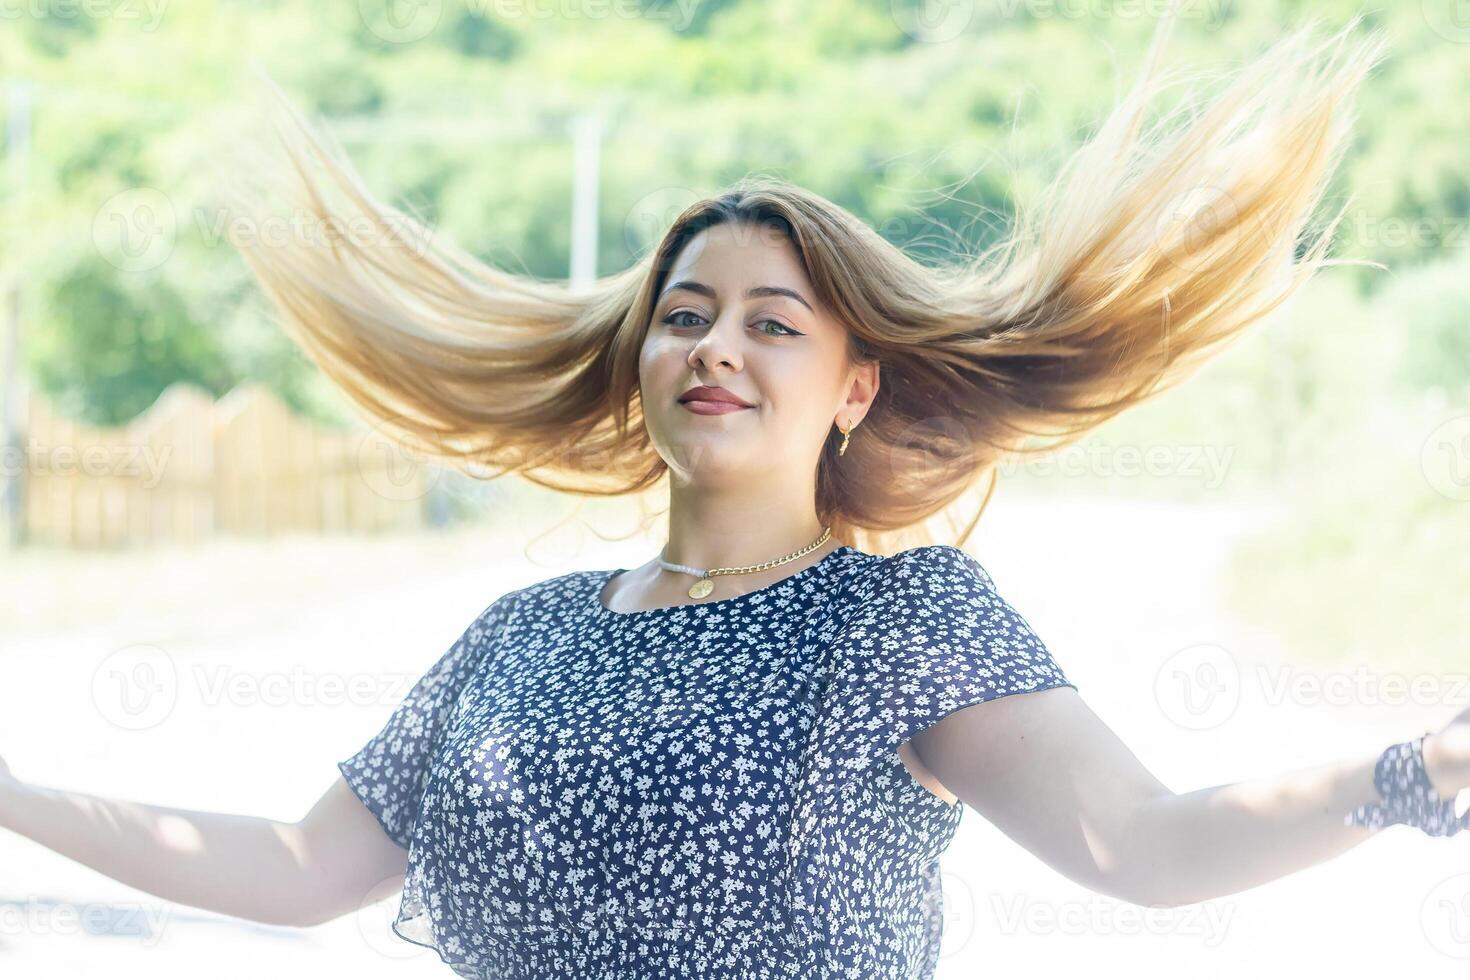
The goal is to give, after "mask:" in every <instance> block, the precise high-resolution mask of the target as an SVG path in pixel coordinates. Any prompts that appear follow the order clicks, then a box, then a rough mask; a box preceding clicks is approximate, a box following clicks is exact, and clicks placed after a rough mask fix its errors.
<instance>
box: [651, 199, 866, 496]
mask: <svg viewBox="0 0 1470 980" xmlns="http://www.w3.org/2000/svg"><path fill="white" fill-rule="evenodd" d="M638 373H639V386H640V389H641V395H642V401H643V412H644V416H645V424H646V425H647V428H648V431H649V435H650V437H651V439H652V441H653V444H654V446H655V447H656V448H657V449H658V452H659V454H660V455H661V456H662V457H663V458H664V460H665V461H666V462H667V463H668V464H669V467H670V470H671V473H672V477H673V478H674V479H675V481H677V482H678V483H679V484H680V485H683V484H688V483H694V484H701V485H716V484H719V485H731V484H734V483H738V482H741V481H745V480H750V481H751V482H752V483H757V482H760V481H761V480H770V479H771V478H772V477H779V476H781V475H789V476H794V477H796V478H798V479H801V480H806V481H809V482H814V481H815V475H814V474H815V468H816V463H817V459H818V455H819V454H820V452H821V449H822V445H823V442H824V441H825V440H826V439H828V438H838V439H840V438H841V436H840V434H838V433H837V429H836V428H834V423H835V422H837V421H841V422H842V424H843V425H844V426H846V425H849V424H850V422H849V420H851V423H856V422H858V421H860V420H861V419H862V417H863V414H864V413H865V412H866V411H867V406H868V403H870V402H871V398H872V391H876V381H877V369H876V366H871V367H867V368H860V367H858V366H854V365H851V364H849V362H848V360H847V331H846V329H845V328H844V327H843V326H842V325H841V324H839V323H837V322H836V321H835V320H834V319H833V318H832V317H831V316H830V315H829V314H828V312H827V311H826V310H825V309H824V308H823V307H822V306H821V305H820V304H819V303H818V301H817V298H816V291H815V290H813V289H812V286H811V283H810V282H808V281H807V278H806V274H805V272H804V271H803V270H802V267H801V263H800V261H799V260H798V258H797V254H796V251H795V249H794V247H793V246H792V245H791V243H790V242H789V241H788V240H787V239H786V238H785V237H784V236H783V235H781V234H780V233H779V232H778V231H776V230H775V229H772V228H769V227H762V228H759V229H757V228H753V227H752V226H750V225H745V224H729V223H727V224H722V225H716V226H715V227H712V228H708V229H706V230H704V231H702V232H700V233H699V234H698V235H696V236H695V237H694V238H692V239H690V241H689V242H688V243H687V244H686V245H685V246H684V248H683V250H682V251H681V252H680V253H679V255H677V256H676V257H675V261H674V265H673V267H672V269H670V271H669V275H668V277H667V278H666V279H665V281H664V287H663V292H662V293H661V294H660V295H659V296H658V297H657V299H656V301H655V304H654V308H653V316H652V319H651V321H650V323H649V326H648V332H647V334H646V335H645V337H644V341H643V348H642V354H641V356H640V358H639V364H638ZM855 378H861V379H864V380H865V381H866V379H869V378H870V379H871V380H870V381H866V383H865V384H859V385H857V386H856V390H857V392H858V393H859V397H857V398H852V397H850V396H851V394H852V392H853V391H854V387H855V386H854V384H853V381H854V379H855ZM697 385H706V386H710V387H719V388H723V389H725V391H727V392H729V393H730V394H733V395H735V396H736V397H737V398H740V399H742V400H743V401H744V402H746V403H747V404H748V405H749V406H750V407H748V408H738V409H735V410H733V411H725V412H722V413H720V414H706V413H701V412H700V411H699V409H700V408H701V407H702V406H700V405H693V406H690V405H686V404H681V403H680V400H679V399H680V397H681V396H682V395H684V393H685V392H686V391H688V390H689V389H690V388H693V387H695V386H697ZM869 386H871V388H872V391H868V390H867V389H868V387H869Z"/></svg>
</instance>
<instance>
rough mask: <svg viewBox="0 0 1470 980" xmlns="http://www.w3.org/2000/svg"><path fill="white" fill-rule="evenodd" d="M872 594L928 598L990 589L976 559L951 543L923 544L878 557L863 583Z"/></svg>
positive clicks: (989, 581)
mask: <svg viewBox="0 0 1470 980" xmlns="http://www.w3.org/2000/svg"><path fill="white" fill-rule="evenodd" d="M866 584H867V585H868V587H869V589H871V591H872V592H873V594H875V595H877V594H894V593H897V594H900V595H911V596H914V597H916V598H917V597H923V596H930V597H932V596H933V595H934V594H935V593H938V592H946V591H950V590H954V589H960V590H971V591H973V590H992V589H993V588H994V586H995V583H994V581H993V580H992V579H991V577H990V573H989V572H987V571H986V570H985V566H983V565H981V564H980V562H979V560H978V559H976V558H975V556H974V555H971V554H970V553H969V552H968V551H965V550H964V549H963V548H959V547H956V546H955V545H952V544H927V545H920V546H918V547H914V548H906V549H904V550H903V551H899V552H895V553H894V554H892V555H889V556H887V557H880V558H879V560H878V561H876V562H874V563H872V565H871V567H870V568H869V576H868V582H867V583H866Z"/></svg>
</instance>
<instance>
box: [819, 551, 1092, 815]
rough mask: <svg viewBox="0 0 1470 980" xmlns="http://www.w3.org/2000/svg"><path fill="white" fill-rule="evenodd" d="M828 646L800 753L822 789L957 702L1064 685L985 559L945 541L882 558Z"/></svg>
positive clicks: (833, 787)
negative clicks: (806, 748) (815, 709)
mask: <svg viewBox="0 0 1470 980" xmlns="http://www.w3.org/2000/svg"><path fill="white" fill-rule="evenodd" d="M870 588H871V592H870V593H869V594H867V595H866V596H865V597H863V598H861V600H860V602H859V604H858V607H857V609H856V611H855V612H854V614H853V615H852V616H851V618H849V619H848V620H847V622H846V623H844V624H843V626H842V627H841V629H840V630H839V631H838V634H837V636H836V638H835V643H834V645H833V647H832V650H831V653H832V657H833V659H832V661H831V674H830V675H829V680H828V683H827V687H826V689H825V691H824V694H823V699H822V704H821V707H820V709H819V713H818V719H817V723H816V729H815V741H814V750H813V752H812V755H811V757H810V759H809V760H808V771H807V776H808V779H807V782H808V787H809V789H810V791H811V792H812V793H813V794H816V795H818V796H820V795H825V793H827V792H837V791H839V790H840V789H841V788H842V787H843V786H846V785H848V784H849V782H850V781H851V780H852V779H853V778H854V777H855V776H857V775H858V774H859V773H861V772H863V771H864V770H866V769H867V768H868V767H869V766H870V765H873V764H874V763H875V762H877V761H879V760H880V759H885V758H886V757H887V756H888V755H889V754H892V753H895V752H896V751H897V749H898V747H899V746H900V745H902V744H903V743H904V742H906V741H908V740H909V739H910V738H912V737H913V736H914V735H917V734H918V733H919V732H921V731H923V730H924V729H926V728H929V727H930V726H932V725H934V724H935V723H937V722H939V721H940V720H942V719H943V718H944V717H945V716H947V715H949V714H951V713H953V712H955V711H958V710H959V709H960V708H964V707H968V706H969V705H972V704H979V703H981V702H984V701H993V700H995V699H996V698H1002V697H1005V696H1007V695H1011V694H1020V693H1023V692H1027V691H1041V690H1045V689H1047V688H1052V687H1071V688H1073V689H1074V690H1075V689H1076V687H1077V685H1076V684H1074V683H1072V681H1071V680H1070V679H1068V677H1067V676H1066V674H1065V673H1064V672H1063V671H1062V668H1061V667H1060V666H1059V665H1058V664H1057V662H1056V661H1055V660H1054V659H1053V658H1052V655H1051V652H1050V650H1048V649H1047V647H1046V645H1045V644H1044V643H1043V642H1042V641H1041V639H1040V637H1038V636H1037V635H1036V633H1035V631H1033V630H1032V628H1031V625H1030V624H1029V623H1027V622H1026V620H1025V619H1023V618H1022V616H1021V614H1020V613H1018V612H1017V611H1016V610H1015V609H1014V608H1013V607H1012V606H1011V605H1010V603H1008V602H1006V600H1005V599H1004V598H1002V597H1001V596H1000V595H999V594H998V593H997V592H996V591H995V584H994V582H993V581H992V580H991V578H990V576H989V574H987V573H986V571H985V569H984V568H983V567H982V566H981V565H980V563H979V562H978V561H976V560H975V559H974V558H973V557H971V556H970V555H969V554H968V553H967V552H965V551H962V550H961V549H959V548H956V547H954V546H952V545H928V546H924V547H920V548H911V549H909V550H907V551H902V552H899V553H898V554H896V555H894V556H892V557H890V558H887V559H884V562H883V565H882V567H881V568H880V569H879V570H878V572H877V575H876V580H875V581H874V582H873V583H872V585H871V587H870Z"/></svg>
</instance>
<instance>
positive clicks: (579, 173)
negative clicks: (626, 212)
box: [569, 114, 602, 292]
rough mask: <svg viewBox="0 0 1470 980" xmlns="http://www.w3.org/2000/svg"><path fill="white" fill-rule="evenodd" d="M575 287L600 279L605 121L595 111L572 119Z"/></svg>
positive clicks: (571, 278) (589, 284)
mask: <svg viewBox="0 0 1470 980" xmlns="http://www.w3.org/2000/svg"><path fill="white" fill-rule="evenodd" d="M572 140H573V142H572V154H573V155H572V167H573V169H572V262H571V272H570V276H569V278H570V280H571V283H570V284H571V288H572V289H573V290H575V291H578V292H580V291H581V290H583V289H586V288H588V287H589V286H591V285H592V282H593V280H594V279H596V278H597V185H598V183H599V179H598V177H599V175H598V169H599V167H600V166H601V163H600V152H599V151H600V149H601V143H602V120H601V118H600V117H598V116H596V115H593V114H586V115H581V116H578V117H577V118H576V119H574V120H573V122H572Z"/></svg>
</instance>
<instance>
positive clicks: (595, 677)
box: [338, 545, 1076, 980]
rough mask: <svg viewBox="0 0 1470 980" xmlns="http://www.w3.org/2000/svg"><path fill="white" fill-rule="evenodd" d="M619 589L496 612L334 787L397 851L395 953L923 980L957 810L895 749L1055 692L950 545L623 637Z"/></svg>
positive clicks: (600, 582)
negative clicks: (960, 717) (955, 716)
mask: <svg viewBox="0 0 1470 980" xmlns="http://www.w3.org/2000/svg"><path fill="white" fill-rule="evenodd" d="M622 571H625V569H615V570H610V571H580V572H572V573H570V574H567V575H562V576H559V577H557V578H553V579H549V580H547V581H544V582H540V583H537V584H534V585H531V586H528V587H526V588H523V589H519V590H517V591H514V592H511V593H508V594H507V595H505V596H502V597H501V598H499V599H497V600H496V601H495V602H493V603H492V604H491V605H490V606H489V607H488V608H487V609H485V611H484V612H482V613H481V614H480V615H479V617H478V618H477V619H476V620H475V621H474V623H472V624H471V625H470V627H469V628H468V629H467V630H466V631H465V632H464V634H463V636H461V637H460V639H459V640H458V641H457V642H456V643H455V644H454V645H453V646H452V647H451V648H450V649H449V650H448V652H446V653H445V654H444V655H443V656H442V657H441V658H440V659H439V661H438V662H437V663H435V664H434V666H433V667H431V668H430V669H429V670H428V671H427V672H426V673H425V674H424V675H423V676H422V677H421V678H420V679H419V680H418V682H417V683H416V684H415V686H414V687H413V689H412V690H411V691H410V693H409V694H408V695H407V697H406V698H405V699H404V701H403V702H402V703H401V704H400V705H399V706H398V707H397V708H396V709H395V710H394V712H393V714H392V715H391V717H390V718H389V719H388V721H387V724H386V725H385V726H384V728H383V729H382V731H381V732H380V733H378V734H377V735H375V736H374V737H373V738H372V739H371V740H370V741H369V742H368V743H367V744H366V745H364V746H363V747H362V749H361V750H360V751H358V752H357V753H356V754H355V755H353V756H352V757H351V758H349V759H346V760H344V761H342V762H340V763H338V767H339V769H340V770H341V772H342V775H343V776H344V777H345V779H346V780H347V783H348V784H349V785H350V786H351V787H352V789H353V790H354V792H356V794H357V795H358V796H359V797H360V798H361V799H362V801H363V802H364V804H366V806H367V807H368V808H369V809H370V810H371V811H372V812H373V813H374V814H375V815H376V816H377V818H378V820H379V822H381V824H382V825H383V829H384V830H385V831H386V832H387V834H388V836H389V837H391V838H392V839H393V840H394V841H396V842H397V843H398V844H399V845H400V846H402V847H404V848H406V849H407V851H408V857H407V871H406V878H405V882H404V888H403V895H402V898H401V901H400V905H399V910H398V914H397V917H396V919H395V921H394V922H393V931H394V932H395V933H397V934H398V935H399V936H401V937H402V938H404V939H406V940H409V941H410V942H415V943H420V944H422V945H426V946H429V947H431V948H433V949H435V950H436V951H437V952H438V954H439V955H440V957H441V958H442V959H443V960H444V961H445V962H446V963H448V964H449V965H450V966H451V967H452V968H453V970H454V972H455V973H457V974H458V975H460V976H462V977H475V978H495V980H511V978H514V980H532V978H534V980H545V978H557V980H563V978H564V980H599V978H605V980H613V978H617V980H644V978H648V980H652V978H680V980H686V978H730V980H736V978H738V980H750V978H756V977H802V978H807V980H811V978H829V977H860V978H862V980H888V978H898V977H905V978H927V977H931V976H932V975H933V972H934V969H935V966H936V960H937V956H938V952H939V945H940V937H941V926H942V919H941V912H942V895H941V892H940V886H939V881H940V879H939V865H938V859H939V856H940V854H941V853H942V852H943V851H944V850H945V848H946V847H948V845H949V843H950V841H951V839H952V837H953V836H954V832H955V829H956V828H957V826H958V824H959V820H960V815H961V812H962V810H963V809H964V804H963V803H961V802H956V803H954V804H950V803H947V802H945V801H944V800H942V799H940V798H939V797H938V796H935V795H934V794H933V793H931V792H930V791H929V790H927V789H926V788H924V786H922V785H921V784H920V783H919V782H918V781H917V780H916V779H915V778H914V777H913V775H912V774H911V773H910V772H909V771H908V769H907V768H906V767H905V766H904V764H903V762H902V761H901V760H900V758H899V756H898V755H897V749H898V747H899V746H900V745H902V744H903V743H904V742H905V741H907V740H908V739H909V738H911V737H912V736H913V735H915V734H917V733H918V732H920V731H922V730H923V729H925V728H927V727H929V726H930V725H933V724H934V723H935V722H937V721H939V720H940V719H941V718H943V717H944V716H945V715H948V714H950V713H951V712H953V711H955V710H957V709H959V708H962V707H964V706H966V705H971V704H976V703H978V702H982V701H989V700H993V699H995V698H998V697H1004V696H1005V695H1008V694H1017V693H1021V692H1025V691H1038V690H1042V689H1045V688H1051V687H1060V686H1068V687H1074V688H1075V687H1076V685H1074V684H1072V683H1071V682H1070V681H1069V680H1068V679H1067V677H1066V676H1065V675H1064V674H1063V672H1062V670H1061V668H1060V667H1059V666H1058V665H1057V664H1056V662H1055V661H1054V660H1053V659H1052V657H1051V655H1050V654H1049V652H1048V650H1047V648H1046V647H1045V646H1044V645H1043V644H1042V642H1041V640H1040V639H1038V637H1037V636H1036V634H1035V633H1034V632H1033V631H1032V630H1031V628H1030V626H1029V625H1028V624H1027V623H1026V621H1025V620H1024V619H1022V617H1021V616H1020V615H1019V614H1018V613H1017V612H1016V611H1015V610H1014V609H1013V608H1012V607H1011V606H1010V605H1009V604H1007V603H1006V602H1005V601H1004V600H1003V599H1002V598H1001V597H1000V596H999V595H998V594H997V593H996V591H995V588H994V584H993V582H992V581H991V579H990V576H989V575H988V574H987V573H986V572H985V570H984V569H983V568H982V567H981V565H980V564H979V562H977V561H976V560H975V559H974V558H972V557H971V556H970V555H969V554H967V553H966V552H964V551H961V550H960V549H958V548H955V547H952V546H949V545H928V546H924V547H919V548H912V549H909V550H907V551H902V552H899V553H898V554H896V555H893V556H891V557H883V556H880V555H870V554H867V553H866V552H862V551H859V550H857V549H856V548H853V547H851V546H848V545H843V546H840V547H838V548H837V549H836V550H834V551H832V552H830V553H828V554H827V555H826V556H825V557H823V558H822V559H821V560H820V561H819V562H817V563H815V564H812V565H808V566H806V567H805V568H802V569H800V570H799V571H797V572H796V573H795V574H793V575H790V576H788V577H787V578H785V579H782V580H780V581H778V582H775V583H773V584H771V585H768V586H766V587H764V588H759V589H756V590H754V591H752V592H747V593H746V594H744V595H740V596H736V597H733V598H728V599H720V600H715V601H705V602H690V603H687V604H684V605H678V606H666V607H662V608H658V609H649V610H642V611H636V612H626V613H623V612H615V611H613V610H610V609H607V608H606V607H605V606H604V605H603V604H602V599H601V595H602V591H603V587H604V586H605V585H606V584H607V583H608V581H609V580H610V579H611V578H612V577H613V576H614V575H616V574H618V573H619V572H622Z"/></svg>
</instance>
